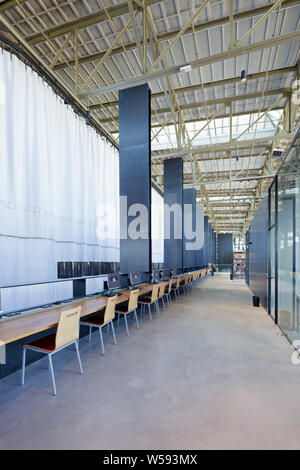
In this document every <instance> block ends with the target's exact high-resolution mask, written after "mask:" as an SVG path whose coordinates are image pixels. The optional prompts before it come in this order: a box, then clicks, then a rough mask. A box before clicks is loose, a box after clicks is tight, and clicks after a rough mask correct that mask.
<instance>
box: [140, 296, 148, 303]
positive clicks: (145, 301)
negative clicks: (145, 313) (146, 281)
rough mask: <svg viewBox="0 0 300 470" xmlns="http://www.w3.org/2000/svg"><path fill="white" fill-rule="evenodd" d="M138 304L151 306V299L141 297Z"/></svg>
mask: <svg viewBox="0 0 300 470" xmlns="http://www.w3.org/2000/svg"><path fill="white" fill-rule="evenodd" d="M139 303H144V304H151V297H141V298H139Z"/></svg>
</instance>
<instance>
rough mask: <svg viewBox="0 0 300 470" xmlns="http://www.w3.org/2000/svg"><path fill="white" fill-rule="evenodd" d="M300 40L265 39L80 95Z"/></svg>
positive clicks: (292, 36)
mask: <svg viewBox="0 0 300 470" xmlns="http://www.w3.org/2000/svg"><path fill="white" fill-rule="evenodd" d="M297 39H300V31H293V32H292V33H288V34H282V35H280V36H277V37H272V38H269V39H265V40H264V41H258V42H255V43H253V44H247V45H245V46H241V47H236V48H234V49H230V50H228V51H223V52H220V53H218V54H213V55H211V56H208V57H203V58H201V59H197V60H194V61H192V62H185V63H183V64H180V65H175V66H173V67H169V68H165V69H164V70H158V71H156V72H152V73H146V74H143V75H140V76H137V77H132V78H131V79H129V80H122V81H120V82H117V83H112V84H110V85H107V86H104V87H101V88H95V89H94V90H92V91H90V92H86V93H82V94H81V95H80V97H81V98H86V97H88V96H89V97H92V96H100V95H102V94H105V93H110V92H112V91H118V90H123V89H125V88H129V87H132V86H136V85H142V84H144V83H148V82H149V81H151V80H157V79H158V78H162V77H166V76H169V75H174V74H178V73H180V69H182V67H186V66H188V65H190V66H191V68H192V69H197V68H199V67H203V66H204V65H210V64H213V63H216V62H220V61H221V62H222V61H224V60H226V59H232V58H233V57H237V56H240V55H244V54H248V53H250V52H254V51H257V50H263V49H268V48H270V47H272V46H277V45H279V44H284V43H286V42H291V41H296V40H297Z"/></svg>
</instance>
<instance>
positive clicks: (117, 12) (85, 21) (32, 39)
mask: <svg viewBox="0 0 300 470" xmlns="http://www.w3.org/2000/svg"><path fill="white" fill-rule="evenodd" d="M160 1H161V0H148V6H150V5H153V4H154V3H159V2H160ZM133 6H134V8H135V9H139V10H142V8H141V6H140V5H139V2H137V1H135V0H133ZM0 11H1V10H0ZM106 11H107V13H108V14H109V16H110V18H115V17H117V16H121V15H125V14H128V13H129V7H128V3H127V2H123V3H119V4H117V5H113V6H112V7H110V8H107V9H106ZM107 13H106V12H105V10H103V9H101V10H98V11H95V12H93V13H90V14H89V15H85V16H81V17H79V18H76V19H74V20H71V21H68V22H67V23H63V24H60V25H57V26H53V27H51V28H49V29H46V30H45V31H43V33H44V34H42V33H36V34H33V35H31V36H28V37H27V38H26V40H27V42H28V43H29V44H30V45H34V44H38V43H39V42H43V41H45V40H46V39H45V36H44V35H46V36H47V38H48V39H53V38H56V37H58V36H62V35H63V34H66V33H68V32H69V31H71V30H72V29H74V28H75V27H76V28H78V29H83V28H87V27H88V26H91V25H94V24H97V23H101V22H102V21H106V20H107Z"/></svg>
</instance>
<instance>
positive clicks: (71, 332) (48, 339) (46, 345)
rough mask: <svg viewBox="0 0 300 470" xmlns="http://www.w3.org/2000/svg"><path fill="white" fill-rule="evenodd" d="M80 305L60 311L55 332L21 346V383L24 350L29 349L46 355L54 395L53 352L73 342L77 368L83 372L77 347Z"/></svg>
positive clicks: (23, 376) (23, 379)
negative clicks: (77, 363)
mask: <svg viewBox="0 0 300 470" xmlns="http://www.w3.org/2000/svg"><path fill="white" fill-rule="evenodd" d="M80 313H81V307H80V306H79V307H76V308H73V309H71V310H63V311H62V312H61V313H60V317H59V322H58V326H57V331H56V334H55V333H54V334H52V335H48V336H45V337H44V338H40V339H37V340H36V341H33V342H32V343H28V344H25V345H24V346H23V357H22V385H24V382H25V367H26V351H27V349H31V350H33V351H37V352H40V353H43V354H47V355H48V359H49V369H50V372H51V378H52V384H53V394H54V395H56V383H55V377H54V372H53V363H52V356H53V354H55V353H57V352H58V351H61V350H62V349H64V348H66V347H67V346H70V345H71V344H75V348H76V353H77V358H78V362H79V368H80V372H81V374H83V370H82V364H81V359H80V354H79V348H78V338H79V321H80Z"/></svg>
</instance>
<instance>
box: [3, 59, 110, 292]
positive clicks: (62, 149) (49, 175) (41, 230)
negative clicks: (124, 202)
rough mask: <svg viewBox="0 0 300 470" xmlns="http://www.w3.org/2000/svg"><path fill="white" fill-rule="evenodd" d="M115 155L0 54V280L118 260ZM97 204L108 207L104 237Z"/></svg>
mask: <svg viewBox="0 0 300 470" xmlns="http://www.w3.org/2000/svg"><path fill="white" fill-rule="evenodd" d="M118 158H119V157H118V151H117V150H116V149H114V148H113V147H112V146H111V145H110V144H109V143H108V142H107V141H106V140H105V139H104V138H102V137H100V136H99V135H98V134H97V133H96V132H95V131H94V130H93V129H92V128H91V127H90V126H87V125H86V123H85V121H84V120H83V119H82V118H79V117H78V116H77V115H76V114H75V113H74V112H73V110H72V109H71V107H69V106H66V105H65V104H64V103H63V102H62V101H61V100H60V99H59V98H58V97H57V96H56V95H55V93H54V92H53V91H52V89H51V88H50V87H49V86H48V85H47V84H46V83H45V82H44V81H43V80H42V79H41V78H40V77H39V76H38V75H37V74H36V73H35V72H33V71H32V70H31V69H29V68H26V67H25V65H24V64H23V63H22V62H21V61H19V60H18V59H17V58H16V57H15V56H13V55H12V56H11V55H10V54H9V53H7V52H5V51H4V52H1V53H0V165H1V166H0V249H1V254H0V285H2V286H3V285H9V284H21V283H26V282H40V281H47V280H55V279H56V278H57V262H58V261H119V209H118V208H119V161H118ZM99 204H109V205H110V206H111V207H114V211H111V212H110V215H109V220H110V222H112V224H111V225H112V227H113V228H111V227H110V228H109V232H110V233H109V238H108V239H107V237H106V239H104V238H105V237H103V238H102V239H99V236H103V227H102V222H103V218H102V219H101V217H100V219H99ZM99 225H100V227H102V229H101V230H99ZM99 234H100V235H99Z"/></svg>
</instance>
